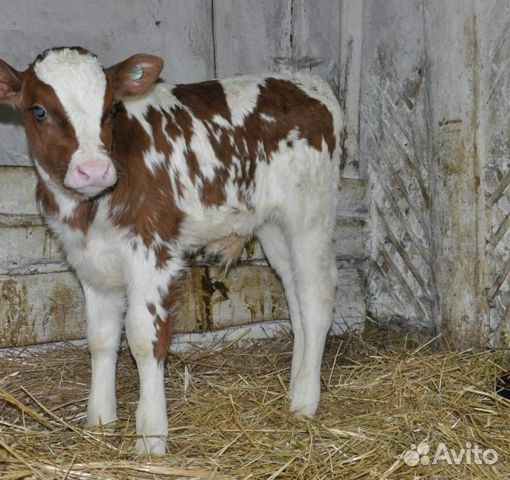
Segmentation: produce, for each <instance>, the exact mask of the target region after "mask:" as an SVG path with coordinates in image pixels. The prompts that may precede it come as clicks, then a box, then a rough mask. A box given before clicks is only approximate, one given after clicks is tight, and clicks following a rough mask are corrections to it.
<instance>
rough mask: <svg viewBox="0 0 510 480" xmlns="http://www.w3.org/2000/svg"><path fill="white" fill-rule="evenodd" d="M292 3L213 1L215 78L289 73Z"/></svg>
mask: <svg viewBox="0 0 510 480" xmlns="http://www.w3.org/2000/svg"><path fill="white" fill-rule="evenodd" d="M292 3H293V0H277V1H274V0H213V16H214V45H215V59H216V76H217V77H218V78H224V77H229V76H234V75H241V74H250V73H264V72H275V71H276V72H278V71H282V70H289V69H290V67H288V65H287V63H286V59H289V58H290V57H291V56H292V49H291V43H290V37H291V35H292V30H291V28H292V26H291V10H292Z"/></svg>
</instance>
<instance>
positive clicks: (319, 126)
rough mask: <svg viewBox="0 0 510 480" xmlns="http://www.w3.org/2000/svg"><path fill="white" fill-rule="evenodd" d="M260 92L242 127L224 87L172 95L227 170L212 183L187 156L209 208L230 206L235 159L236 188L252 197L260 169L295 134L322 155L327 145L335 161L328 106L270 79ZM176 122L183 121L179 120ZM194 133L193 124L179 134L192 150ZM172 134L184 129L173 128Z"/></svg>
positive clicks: (178, 90) (184, 88) (210, 85)
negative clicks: (197, 124) (196, 123)
mask: <svg viewBox="0 0 510 480" xmlns="http://www.w3.org/2000/svg"><path fill="white" fill-rule="evenodd" d="M259 88H260V93H259V96H258V98H257V103H256V105H255V108H254V109H253V111H252V112H251V113H250V114H248V115H247V116H246V118H245V121H244V124H243V125H241V126H233V125H231V123H232V119H231V112H230V110H229V107H228V104H227V100H226V96H225V92H224V90H223V86H222V84H221V82H218V81H212V82H203V83H196V84H190V85H179V86H177V87H175V88H174V89H173V90H172V93H173V94H174V95H175V96H176V97H177V98H178V99H179V100H180V101H181V102H182V104H183V105H185V106H186V107H187V108H188V109H189V110H190V111H191V112H192V114H193V115H194V117H196V118H197V119H198V120H199V121H201V122H202V123H203V125H204V127H205V129H206V131H207V133H208V138H207V140H208V141H209V143H210V144H211V146H212V149H213V151H214V153H215V156H216V157H217V158H218V159H219V160H220V162H221V164H222V165H221V167H219V168H217V169H216V176H215V178H214V179H213V180H208V179H206V178H203V177H202V175H201V172H200V170H199V169H198V162H197V161H196V157H195V154H194V152H192V151H190V149H189V147H188V151H187V152H185V154H186V158H187V161H188V166H189V169H190V172H191V173H190V175H191V177H192V180H193V181H194V179H195V178H196V177H200V178H201V179H202V192H201V199H202V202H203V204H204V205H206V206H213V205H215V206H217V205H222V204H224V203H225V201H226V194H225V183H226V182H227V180H228V178H229V175H230V170H231V167H232V165H233V161H234V158H238V159H239V160H240V167H239V169H238V171H236V172H235V182H236V184H237V185H238V187H240V188H241V187H243V188H244V190H245V191H246V192H247V191H249V190H250V189H251V188H253V182H254V179H255V172H256V169H257V165H258V163H259V162H261V161H266V162H268V161H269V160H270V158H271V155H272V154H273V153H274V152H275V151H277V150H278V147H279V144H280V142H281V141H282V140H285V139H286V138H287V137H288V135H289V134H290V132H292V131H293V130H296V132H297V135H298V137H299V138H302V139H304V140H306V141H307V142H308V143H309V145H310V146H311V147H313V148H315V149H317V150H322V142H323V141H324V142H325V143H326V145H327V148H328V151H329V153H330V156H332V155H333V152H334V150H335V145H336V140H335V135H334V127H333V117H332V115H331V113H330V111H329V110H328V109H327V107H326V106H325V105H324V104H323V103H321V102H320V101H319V100H316V99H314V98H312V97H310V96H309V95H307V94H306V93H305V92H304V91H303V90H302V89H301V88H300V87H299V86H298V85H296V84H295V83H293V82H292V81H289V80H283V79H276V78H267V79H266V80H265V82H264V83H261V84H260V85H259ZM215 116H220V117H222V118H223V119H224V120H225V121H226V122H227V123H228V124H230V126H228V127H226V126H224V125H223V124H222V125H218V123H216V122H215V120H214V117H215ZM268 117H270V118H272V121H271V122H268V121H267V118H268ZM174 120H175V121H178V119H177V117H176V116H174ZM168 128H169V127H167V130H168ZM190 128H191V126H190V125H189V123H188V124H187V125H181V129H180V130H181V131H183V132H186V134H187V135H186V143H187V145H189V139H190V138H191V135H190ZM172 130H173V131H178V130H179V129H178V128H177V127H175V126H174V127H172ZM287 145H288V146H289V147H291V146H292V142H291V141H288V142H287ZM261 146H262V147H261Z"/></svg>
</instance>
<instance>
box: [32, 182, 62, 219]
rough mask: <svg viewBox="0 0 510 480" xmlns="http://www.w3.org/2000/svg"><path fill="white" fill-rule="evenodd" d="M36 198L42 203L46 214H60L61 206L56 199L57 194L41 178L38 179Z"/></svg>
mask: <svg viewBox="0 0 510 480" xmlns="http://www.w3.org/2000/svg"><path fill="white" fill-rule="evenodd" d="M35 198H36V200H37V201H38V202H39V204H40V205H41V208H42V210H43V213H44V214H45V215H49V216H53V215H58V212H59V208H58V203H57V201H56V200H55V196H54V195H53V193H52V192H51V191H50V190H49V189H48V187H47V186H46V185H45V184H44V182H43V181H42V180H41V179H40V178H39V179H38V181H37V187H36V189H35Z"/></svg>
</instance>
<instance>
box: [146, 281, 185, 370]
mask: <svg viewBox="0 0 510 480" xmlns="http://www.w3.org/2000/svg"><path fill="white" fill-rule="evenodd" d="M179 298H180V282H179V280H175V279H174V280H172V282H171V284H170V285H169V286H168V290H167V292H166V293H165V294H164V295H163V296H162V297H161V307H162V308H163V310H164V312H165V313H164V317H163V318H162V317H161V316H160V315H155V313H156V307H155V306H154V305H152V304H149V305H148V306H147V309H148V310H149V312H150V313H151V315H155V319H154V325H155V327H156V332H157V333H156V341H155V342H154V357H155V358H156V360H157V361H158V362H162V361H164V359H165V357H166V354H167V352H168V344H169V342H170V333H171V330H172V323H171V318H172V315H173V313H174V310H175V308H176V305H177V304H178V302H179ZM151 310H153V311H154V313H152V312H151Z"/></svg>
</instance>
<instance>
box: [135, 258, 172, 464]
mask: <svg viewBox="0 0 510 480" xmlns="http://www.w3.org/2000/svg"><path fill="white" fill-rule="evenodd" d="M179 269H180V263H177V262H175V266H174V265H173V264H171V265H169V266H168V267H167V268H165V269H164V270H163V269H154V270H152V269H151V268H150V267H147V266H146V265H142V267H141V269H140V271H139V273H138V274H137V275H135V276H134V278H135V279H134V280H133V284H132V285H131V286H130V292H129V300H128V301H129V308H128V312H127V315H126V336H127V339H128V343H129V348H130V349H131V353H132V354H133V357H134V358H135V361H136V365H137V367H138V375H139V378H140V399H139V401H138V406H137V409H136V433H137V434H139V435H142V436H143V437H142V438H140V439H139V440H137V442H136V445H135V450H136V451H137V452H139V453H151V454H164V453H165V450H166V438H167V435H168V419H167V409H166V400H165V384H164V359H165V356H166V351H167V347H168V341H169V336H170V329H169V326H170V323H169V321H170V318H169V317H170V315H171V313H172V308H173V306H174V300H175V289H174V285H173V284H172V285H171V284H170V279H173V278H174V277H175V275H176V273H177V272H178V270H179Z"/></svg>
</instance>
